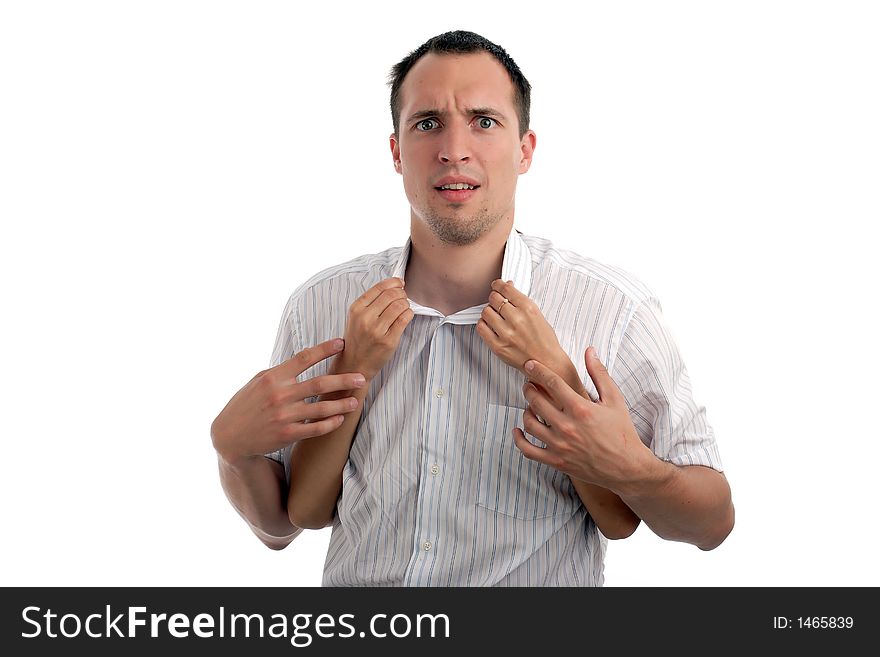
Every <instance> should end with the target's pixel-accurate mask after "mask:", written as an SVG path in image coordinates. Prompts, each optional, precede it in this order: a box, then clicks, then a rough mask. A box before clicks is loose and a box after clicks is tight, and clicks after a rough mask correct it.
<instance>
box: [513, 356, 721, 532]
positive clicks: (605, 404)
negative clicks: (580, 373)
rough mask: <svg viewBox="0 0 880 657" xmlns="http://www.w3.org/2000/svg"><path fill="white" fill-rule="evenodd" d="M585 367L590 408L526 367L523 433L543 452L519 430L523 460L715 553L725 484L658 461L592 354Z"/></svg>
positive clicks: (552, 377) (554, 378)
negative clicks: (592, 395) (602, 493)
mask: <svg viewBox="0 0 880 657" xmlns="http://www.w3.org/2000/svg"><path fill="white" fill-rule="evenodd" d="M585 361H586V364H587V371H588V372H589V374H590V378H591V379H592V380H593V382H594V383H595V384H596V389H597V391H598V392H599V400H598V401H597V402H592V401H590V400H588V399H584V398H583V397H581V396H580V395H578V394H577V393H576V392H575V391H574V390H572V389H571V387H570V386H568V384H566V382H565V381H564V380H563V379H562V377H560V376H559V375H558V374H556V373H555V372H553V371H552V370H551V369H549V368H548V367H547V366H545V365H543V364H542V363H539V362H536V361H529V362H528V363H526V371H527V372H528V375H529V379H530V382H529V383H526V385H525V390H524V393H525V395H526V399H527V400H528V402H529V409H530V411H531V413H527V414H526V416H524V422H525V428H526V431H528V432H529V433H530V434H532V435H534V436H535V437H537V438H538V439H540V440H541V441H543V442H544V443H546V444H547V449H540V448H538V447H536V446H535V445H533V444H532V443H530V442H529V441H527V440H526V439H525V436H524V435H523V433H522V431H520V430H519V429H516V430H515V434H516V435H515V436H514V440H515V442H516V444H517V446H518V447H519V448H520V450H521V451H522V452H523V454H524V455H525V456H526V457H528V458H531V459H534V460H536V461H540V462H542V463H547V464H548V465H550V466H552V467H555V468H557V469H558V470H561V471H563V472H566V473H567V474H569V475H570V476H572V477H576V478H578V479H582V480H584V481H587V482H590V483H592V484H594V485H597V486H601V487H602V488H607V489H609V490H611V491H614V492H615V493H616V494H617V495H619V496H620V498H621V499H622V500H623V501H624V502H625V503H626V504H627V506H629V507H630V508H631V509H632V510H633V511H634V512H635V513H636V514H637V515H638V516H639V517H640V518H641V519H642V520H644V521H645V523H646V524H647V525H648V526H649V527H650V528H651V529H652V530H653V531H654V532H655V533H656V534H657V535H658V536H660V537H662V538H665V539H667V540H673V541H682V542H685V543H691V544H692V545H696V546H698V547H699V548H700V549H703V550H711V549H714V548H716V547H717V546H718V545H720V544H721V543H722V542H723V541H724V539H725V538H726V537H727V536H728V534H730V532H731V530H732V529H733V524H734V510H733V502H732V500H731V495H730V486H729V485H728V483H727V479H726V478H725V477H724V475H722V474H721V473H720V472H717V471H715V470H712V469H711V468H707V467H703V466H675V465H673V464H671V463H667V462H665V461H662V460H660V459H658V458H657V457H656V456H655V455H654V453H653V452H651V450H650V449H649V448H648V447H647V446H646V445H645V444H644V443H643V442H642V441H641V439H640V438H639V435H638V433H637V432H636V429H635V427H634V426H633V423H632V420H631V419H630V417H629V412H628V409H627V405H626V400H625V399H624V397H623V394H622V393H621V392H620V389H619V388H618V387H617V385H616V384H615V383H614V381H613V380H612V379H611V376H610V375H609V374H608V371H607V370H606V369H605V367H604V366H603V365H602V363H601V362H600V361H599V358H598V356H597V355H596V352H595V349H593V348H590V349H588V350H587V352H586V354H585ZM536 414H537V415H539V416H541V417H542V418H544V420H545V421H546V422H547V424H548V425H549V426H547V425H544V424H542V423H540V422H538V421H537V420H536V419H535V415H536Z"/></svg>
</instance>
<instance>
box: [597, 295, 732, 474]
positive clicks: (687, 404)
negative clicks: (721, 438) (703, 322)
mask: <svg viewBox="0 0 880 657" xmlns="http://www.w3.org/2000/svg"><path fill="white" fill-rule="evenodd" d="M612 369H613V371H612V372H611V376H612V378H613V379H614V380H615V382H616V383H617V385H618V387H619V388H620V390H621V392H622V393H623V396H624V397H625V398H626V403H627V406H628V408H629V414H630V418H632V421H633V424H634V425H635V427H636V431H637V432H638V434H639V437H640V438H641V440H642V442H643V443H644V444H645V445H647V446H648V447H649V448H650V449H651V451H653V452H654V454H655V455H656V456H657V457H658V458H661V459H663V460H665V461H668V462H670V463H674V464H675V465H704V466H707V467H710V468H713V469H715V470H717V471H719V472H721V471H722V465H721V455H720V453H719V451H718V446H717V444H716V442H715V433H714V431H713V430H712V427H711V426H710V425H709V423H708V421H707V420H706V409H705V408H704V407H703V406H700V405H699V404H697V403H696V402H695V401H694V398H693V394H692V390H691V382H690V378H689V376H688V372H687V368H686V367H685V365H684V362H683V361H682V358H681V354H680V353H679V351H678V347H677V346H676V345H675V341H674V340H673V338H672V333H671V331H670V330H669V327H668V326H667V325H666V323H665V322H664V320H663V316H662V310H661V307H660V303H659V301H657V299H654V298H650V299H648V300H647V301H645V302H643V303H641V304H639V306H638V307H637V308H636V310H635V312H634V313H633V316H632V318H631V320H630V322H629V324H628V325H627V328H626V330H625V332H624V335H623V338H622V340H621V344H620V349H619V350H618V353H617V357H616V358H615V361H614V363H613V364H612Z"/></svg>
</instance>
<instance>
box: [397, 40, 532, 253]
mask: <svg viewBox="0 0 880 657" xmlns="http://www.w3.org/2000/svg"><path fill="white" fill-rule="evenodd" d="M390 84H391V111H392V118H393V121H394V133H393V134H392V135H391V138H390V139H391V152H392V156H393V158H394V166H395V169H396V170H397V172H398V173H400V174H402V175H403V183H404V189H405V191H406V195H407V198H408V199H409V202H410V206H411V207H412V214H413V219H414V220H419V221H422V222H424V223H425V224H426V225H427V226H428V228H430V230H431V231H432V232H433V233H434V234H435V235H436V236H437V237H438V238H439V239H441V240H442V241H444V242H446V243H449V244H459V245H463V244H470V243H472V242H474V241H476V240H477V239H479V237H480V236H482V235H483V234H485V233H486V232H487V231H488V230H490V229H491V228H492V227H494V226H495V225H497V224H498V223H499V221H505V222H506V223H510V224H511V225H512V221H513V205H514V193H515V190H516V181H517V177H518V176H519V175H520V174H521V173H525V172H526V171H528V168H529V166H530V164H531V158H532V151H533V150H534V147H535V134H534V133H533V132H532V131H531V130H529V129H528V121H529V101H530V90H531V86H530V85H529V83H528V81H527V80H526V79H525V77H524V76H523V75H522V72H521V71H520V70H519V67H518V66H517V65H516V63H515V62H514V61H513V60H512V59H511V58H510V56H509V55H508V54H507V53H506V52H505V51H504V49H502V48H500V47H499V46H497V45H495V44H493V43H491V42H490V41H487V40H486V39H484V38H483V37H481V36H479V35H476V34H473V33H472V32H461V31H459V32H447V33H446V34H442V35H440V36H437V37H434V38H433V39H430V40H428V41H427V42H426V43H424V44H423V45H422V46H420V47H419V48H417V49H416V50H415V51H413V52H412V53H410V54H409V55H408V56H407V57H406V58H404V59H403V60H402V61H401V62H400V63H398V64H397V65H395V66H394V68H393V69H392V72H391V81H390ZM449 184H453V185H456V186H458V187H460V186H461V185H463V184H468V185H469V186H471V187H473V189H448V185H449ZM444 186H445V187H446V188H444Z"/></svg>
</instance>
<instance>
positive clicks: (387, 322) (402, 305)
mask: <svg viewBox="0 0 880 657" xmlns="http://www.w3.org/2000/svg"><path fill="white" fill-rule="evenodd" d="M376 303H378V302H376ZM376 303H374V304H373V306H375V305H376ZM371 307H372V306H371ZM408 309H409V299H407V298H406V297H404V298H403V299H397V300H395V301H392V302H391V303H390V304H389V305H388V307H387V308H385V310H383V311H382V313H381V314H380V315H379V317H377V318H376V330H377V331H378V332H379V335H385V334H386V333H388V329H390V328H391V325H392V324H393V323H394V321H395V320H396V319H397V318H398V317H400V315H401V313H402V312H403V311H404V310H408Z"/></svg>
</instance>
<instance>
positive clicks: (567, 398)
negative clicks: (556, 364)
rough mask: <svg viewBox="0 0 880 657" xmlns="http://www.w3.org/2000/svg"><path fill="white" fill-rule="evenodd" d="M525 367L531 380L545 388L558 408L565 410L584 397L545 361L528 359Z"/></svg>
mask: <svg viewBox="0 0 880 657" xmlns="http://www.w3.org/2000/svg"><path fill="white" fill-rule="evenodd" d="M525 367H526V376H527V377H528V378H529V380H530V381H531V382H533V383H535V384H536V385H537V386H539V387H541V388H543V389H544V392H545V393H546V394H547V396H548V397H549V398H550V400H551V401H552V402H553V405H554V406H555V407H556V408H559V409H562V410H565V409H566V408H571V407H572V406H573V405H574V404H575V403H576V402H577V400H582V399H583V397H581V396H580V395H579V394H577V393H576V392H575V391H574V390H572V389H571V388H570V387H569V385H568V384H567V383H566V382H565V380H564V379H563V378H562V377H561V376H559V375H558V374H556V372H554V371H553V370H551V369H550V368H549V367H547V366H546V365H544V364H543V363H539V362H538V361H536V360H527V361H526V364H525Z"/></svg>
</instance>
